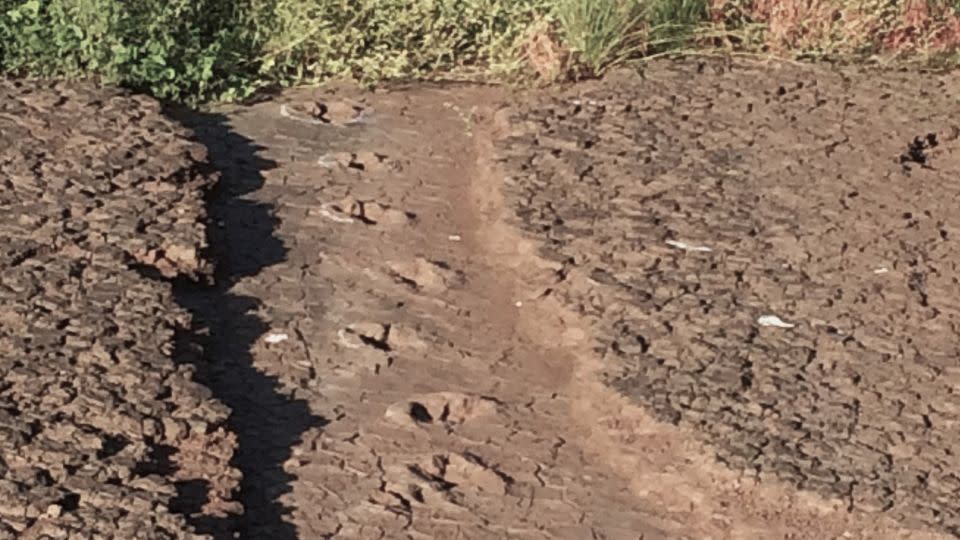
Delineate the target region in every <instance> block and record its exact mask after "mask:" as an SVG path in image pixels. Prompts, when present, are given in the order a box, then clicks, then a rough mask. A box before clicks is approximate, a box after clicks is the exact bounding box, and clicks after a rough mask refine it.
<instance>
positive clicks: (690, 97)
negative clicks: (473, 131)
mask: <svg viewBox="0 0 960 540" xmlns="http://www.w3.org/2000/svg"><path fill="white" fill-rule="evenodd" d="M698 67H699V68H700V69H701V70H702V71H703V73H701V74H699V75H698V74H697V69H698ZM704 67H705V66H704V65H702V64H701V65H699V66H698V65H697V64H693V63H691V64H680V65H676V66H671V65H661V66H658V67H657V68H655V69H651V70H649V71H648V72H646V73H645V77H643V79H642V80H641V79H632V80H627V81H621V83H620V84H614V83H610V84H606V85H599V86H596V87H594V88H592V89H589V90H586V91H583V92H576V93H571V94H568V95H563V96H558V97H555V98H553V99H549V100H543V101H538V102H536V103H534V104H532V105H531V106H530V107H529V108H525V109H520V110H519V111H517V112H516V113H515V115H514V117H513V121H514V123H515V126H516V132H515V134H514V136H513V137H512V138H510V139H508V140H507V141H506V142H504V144H503V145H502V146H501V148H502V150H501V153H502V155H503V159H504V160H505V161H506V163H507V164H508V165H507V168H508V169H509V171H510V174H511V178H512V186H511V188H510V191H511V193H513V194H515V197H516V203H515V208H516V211H517V215H518V218H519V219H518V222H519V223H521V224H522V226H523V227H524V228H525V229H526V230H528V231H529V232H530V233H532V234H534V235H536V236H537V237H542V238H544V239H545V240H546V244H545V248H546V253H547V255H548V256H550V257H554V258H555V259H556V260H558V261H560V262H561V263H562V264H563V269H562V271H561V277H562V281H561V282H560V283H559V284H558V285H557V286H556V287H555V294H557V295H560V296H562V298H563V302H564V303H567V304H569V305H571V306H575V307H576V309H577V310H578V311H579V312H580V313H581V314H583V316H585V317H587V318H589V319H591V320H593V321H595V322H596V327H597V329H598V335H597V336H596V337H597V342H596V346H597V347H598V351H599V352H600V354H603V355H604V357H605V358H606V359H607V361H608V363H609V368H608V370H607V372H608V381H609V383H610V384H611V385H613V386H614V387H616V388H618V389H619V390H621V391H622V392H624V393H625V394H626V395H629V396H631V397H632V398H634V399H636V400H637V401H638V402H640V403H643V404H644V405H646V406H648V407H650V408H651V409H652V410H653V411H655V412H656V415H657V417H658V418H660V419H661V420H663V421H666V422H671V423H677V424H680V425H682V426H686V427H689V428H692V429H693V430H694V431H695V432H696V433H697V434H698V435H699V436H701V437H702V438H703V439H704V440H706V441H708V442H709V443H711V444H712V445H714V447H715V449H716V452H717V457H718V458H719V459H720V460H721V461H722V462H724V463H726V464H727V465H729V466H731V467H733V468H735V469H742V470H744V471H745V472H746V473H748V474H750V475H755V476H757V477H759V478H760V479H761V480H767V479H770V480H777V481H781V482H785V483H786V484H788V485H791V486H796V487H798V488H800V489H805V490H813V491H816V492H818V493H821V494H824V495H826V496H831V497H840V498H842V499H844V500H846V501H847V504H848V505H849V507H850V508H851V509H854V510H863V511H868V512H882V513H885V514H887V515H890V516H894V517H895V518H896V519H897V520H898V521H900V522H902V523H909V524H923V525H929V526H932V527H934V528H936V529H940V530H943V531H947V532H950V533H953V534H954V535H960V503H958V501H960V476H957V475H958V470H960V455H958V453H957V451H956V445H957V431H956V426H957V421H958V419H960V364H958V363H957V358H958V349H957V346H958V339H957V337H958V326H957V325H958V323H960V318H958V315H960V314H958V311H957V308H956V302H957V295H958V292H960V288H958V277H957V265H958V261H960V259H958V251H957V247H956V243H955V242H956V240H955V236H956V234H957V231H958V228H960V221H958V219H957V214H956V208H955V207H956V203H957V200H958V195H960V187H958V184H957V182H956V178H957V174H958V173H960V141H958V140H957V135H958V133H960V116H958V114H957V112H956V107H955V103H956V99H957V94H956V92H955V90H954V89H955V88H956V83H957V80H956V77H955V76H941V77H936V76H918V75H916V74H899V73H889V74H885V75H884V76H883V77H877V76H876V75H872V76H871V75H869V74H865V73H858V72H856V71H826V70H815V69H799V68H788V67H784V68H780V69H774V70H763V69H757V68H751V67H747V66H728V67H727V68H726V69H725V68H724V66H712V65H711V66H706V69H703V68H704ZM715 67H719V68H720V70H719V71H720V72H719V73H717V72H715V71H714V68H715ZM691 80H695V82H694V83H693V84H691ZM747 81H751V82H750V83H749V84H747ZM918 134H919V135H918ZM905 147H906V148H907V149H906V151H905V152H904V148H905ZM671 244H672V245H671ZM688 244H689V245H697V246H704V247H705V248H707V249H702V250H691V249H689V248H688V249H683V246H684V245H688ZM678 246H680V248H678ZM761 317H778V318H779V319H780V320H781V322H782V323H783V324H781V325H780V327H779V328H777V327H775V326H773V327H771V326H763V325H761V324H757V322H758V320H759V319H760V318H761ZM770 320H774V319H770Z"/></svg>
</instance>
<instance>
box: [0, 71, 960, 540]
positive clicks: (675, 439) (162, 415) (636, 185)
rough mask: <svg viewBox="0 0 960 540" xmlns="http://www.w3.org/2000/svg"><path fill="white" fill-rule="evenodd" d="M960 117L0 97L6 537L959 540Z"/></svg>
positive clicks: (635, 83)
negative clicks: (195, 107) (174, 107)
mask: <svg viewBox="0 0 960 540" xmlns="http://www.w3.org/2000/svg"><path fill="white" fill-rule="evenodd" d="M957 82H958V81H956V80H952V79H949V78H938V77H935V76H917V75H907V74H881V75H877V74H873V75H870V74H858V73H853V72H849V73H837V72H831V71H825V70H798V69H795V68H787V67H779V68H778V67H765V68H760V67H752V68H751V67H747V66H732V69H731V67H730V66H727V67H726V68H723V69H720V66H712V65H697V64H691V63H684V64H669V63H667V64H655V65H653V66H651V67H650V69H649V70H648V71H647V73H646V74H645V78H644V79H640V78H637V77H626V76H624V77H620V78H613V79H610V80H608V81H606V82H603V83H597V84H594V85H592V86H586V87H579V88H577V89H574V90H571V91H570V92H568V93H562V94H557V95H550V96H543V95H541V96H539V97H533V98H529V99H525V100H523V101H521V102H520V103H521V104H520V105H517V101H516V100H515V99H510V100H507V101H508V103H507V104H503V103H498V100H500V99H501V98H504V97H505V96H503V95H501V94H498V93H496V92H494V91H491V90H483V89H469V88H423V87H421V88H414V89H394V90H393V91H389V92H381V93H375V94H370V93H363V92H358V91H355V90H349V89H328V90H325V91H318V92H307V91H301V92H291V93H288V94H285V95H282V96H280V97H279V98H278V99H276V100H273V101H268V102H264V103H260V104H257V105H253V106H250V107H231V108H226V109H224V110H222V111H220V112H218V113H216V114H212V113H207V114H197V113H189V114H184V115H183V116H182V117H181V118H180V121H182V122H183V123H185V124H187V125H188V126H189V127H190V128H191V129H192V130H193V132H194V139H195V140H196V142H195V143H187V142H185V139H184V138H183V137H184V135H186V132H185V131H183V130H182V129H181V128H177V127H174V124H173V123H171V121H167V120H163V119H161V117H160V116H159V114H158V110H157V107H156V106H155V105H153V104H152V103H151V102H149V101H148V100H142V99H138V98H131V97H125V96H121V95H114V94H110V93H103V92H93V91H91V90H89V89H85V88H82V87H67V86H54V87H49V88H43V89H41V88H37V87H30V86H22V85H21V86H18V85H16V84H13V83H2V85H0V92H2V95H0V97H2V98H3V99H2V100H0V139H2V141H3V142H4V145H3V147H2V148H3V149H2V150H0V179H2V181H3V182H4V185H3V190H2V192H0V208H2V209H3V210H4V212H3V213H2V214H0V233H2V235H3V236H2V237H0V247H2V249H3V258H2V259H0V323H2V324H0V369H2V377H0V458H2V459H0V527H2V528H0V538H8V537H9V538H144V539H148V538H149V539H153V538H190V537H195V536H192V535H194V534H195V533H199V534H209V535H212V536H213V537H214V538H218V539H219V538H228V537H232V536H234V533H235V534H236V536H238V537H240V538H248V539H263V538H269V539H272V540H291V539H295V538H309V539H322V538H331V539H332V538H336V539H358V540H368V539H376V538H384V539H401V538H406V539H428V538H443V539H446V538H450V539H454V538H464V539H467V538H469V539H495V540H500V539H503V538H518V539H571V540H573V539H576V540H579V539H584V538H595V539H608V540H613V539H618V540H619V539H630V540H636V539H637V538H641V539H643V540H652V539H690V540H693V539H696V540H700V539H720V538H736V539H750V540H769V539H772V538H780V539H784V540H787V539H789V540H801V539H802V540H823V539H841V538H842V539H860V540H874V539H900V540H907V539H910V540H932V539H941V540H942V539H943V538H947V537H948V535H950V534H951V533H952V534H953V535H957V534H958V531H957V527H958V520H960V516H958V512H960V506H958V505H957V503H956V501H957V500H960V492H958V490H960V485H958V478H957V476H955V474H957V473H956V472H955V471H957V470H958V467H957V466H958V463H957V459H958V458H957V457H956V455H955V451H954V449H953V448H954V446H955V441H956V435H955V432H956V429H955V422H956V420H957V415H958V410H957V409H958V407H960V403H958V396H957V394H956V392H957V391H958V377H960V373H958V371H957V369H958V367H957V363H956V358H957V352H958V351H957V350H956V349H957V346H958V345H957V344H958V341H957V339H956V337H957V336H956V324H957V320H956V310H955V308H954V307H953V304H955V303H956V297H957V294H958V290H957V285H958V283H957V278H955V277H954V276H955V275H956V270H957V268H956V254H955V248H954V247H953V246H954V245H953V242H954V241H955V239H954V236H955V235H956V234H957V227H958V225H960V223H958V222H957V219H958V218H957V217H956V216H955V215H954V213H951V210H952V209H953V207H955V206H956V205H957V203H958V200H957V199H958V197H957V194H958V190H960V188H958V187H957V185H956V184H955V183H951V182H952V181H953V179H954V178H956V176H957V174H956V173H957V172H960V170H958V169H960V155H958V154H957V149H958V144H960V141H958V140H957V133H958V130H957V128H956V127H955V126H956V125H957V124H958V122H957V118H956V115H957V113H956V112H955V110H956V108H955V107H954V103H955V101H956V98H957V96H956V95H955V94H954V93H952V92H954V90H953V89H955V88H958V85H957ZM212 171H218V172H220V173H221V174H220V180H219V182H218V184H217V188H216V190H215V191H214V192H213V193H211V194H210V197H209V203H208V206H207V207H206V208H205V207H204V202H203V200H202V194H203V192H204V191H205V190H206V189H207V188H209V187H210V186H211V183H212V181H213V174H212ZM204 224H206V226H204ZM208 243H209V247H208V245H207V244H208ZM214 260H215V261H216V263H217V264H216V272H214V269H213V265H212V264H210V263H208V262H207V261H214ZM210 278H213V280H212V281H213V283H212V284H210V281H211V280H210ZM758 321H763V322H767V323H768V324H771V323H772V324H773V325H772V326H770V325H763V324H760V322H758ZM194 379H196V381H198V382H193V381H194ZM198 383H200V384H198ZM208 389H209V390H208ZM228 411H229V416H228ZM676 424H679V426H677V425H676ZM717 458H719V460H718V459H717ZM234 537H235V536H234Z"/></svg>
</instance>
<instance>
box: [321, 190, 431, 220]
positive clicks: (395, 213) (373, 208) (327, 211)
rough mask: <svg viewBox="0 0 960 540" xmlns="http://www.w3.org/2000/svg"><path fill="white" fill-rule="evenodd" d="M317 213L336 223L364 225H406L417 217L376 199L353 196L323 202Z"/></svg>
mask: <svg viewBox="0 0 960 540" xmlns="http://www.w3.org/2000/svg"><path fill="white" fill-rule="evenodd" d="M319 213H320V214H321V215H322V216H324V217H326V218H327V219H329V220H331V221H335V222H337V223H355V222H359V223H363V224H365V225H388V226H390V225H392V226H398V225H406V224H408V223H411V222H413V221H415V220H416V219H417V215H416V214H414V213H413V212H406V211H403V210H399V209H397V208H393V207H392V206H389V205H386V204H381V203H379V202H377V201H370V200H367V201H363V200H360V199H356V198H354V197H346V198H344V199H343V200H341V201H339V202H337V203H333V204H325V205H323V206H321V207H320V210H319Z"/></svg>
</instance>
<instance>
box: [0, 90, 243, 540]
mask: <svg viewBox="0 0 960 540" xmlns="http://www.w3.org/2000/svg"><path fill="white" fill-rule="evenodd" d="M213 180H214V177H213V176H212V175H210V174H207V172H206V165H205V155H204V149H203V147H202V146H199V145H197V144H194V143H190V142H187V140H186V139H185V132H184V131H182V130H181V129H180V128H177V127H176V126H175V125H173V124H172V123H170V122H168V121H166V120H164V119H163V118H162V116H161V115H160V111H159V106H158V105H157V104H156V103H154V102H153V101H151V100H148V99H145V98H139V97H130V96H127V95H124V94H122V93H119V92H114V91H104V90H99V89H95V88H93V87H91V86H86V85H66V84H44V83H26V82H13V81H0V181H2V182H3V189H2V190H0V208H2V209H3V212H2V213H0V249H2V252H3V254H2V256H0V321H2V324H0V381H2V382H0V501H2V502H0V538H25V539H29V538H144V539H146V538H150V539H158V538H197V537H200V536H196V535H195V532H196V530H195V528H194V527H193V526H192V525H190V524H189V523H188V521H193V522H199V521H200V520H203V521H204V522H205V523H206V526H207V528H209V529H210V530H211V531H213V529H216V528H217V519H218V518H221V517H224V516H226V515H227V514H229V513H235V512H237V511H239V509H238V508H237V505H236V503H234V502H232V496H233V491H234V488H235V486H236V485H237V483H238V478H237V474H238V473H237V472H236V471H235V470H233V469H232V468H231V467H230V465H229V462H230V460H231V457H232V454H233V450H234V447H235V442H234V438H233V435H232V434H230V433H228V432H226V431H225V430H224V429H223V427H222V426H223V424H224V421H225V419H226V416H227V414H228V411H227V410H226V408H225V407H224V406H223V405H222V404H220V403H219V402H217V401H216V400H214V399H212V398H211V394H210V392H209V390H207V389H206V388H204V387H203V386H201V385H199V384H197V383H196V382H194V381H193V380H192V374H193V371H194V368H193V367H191V366H190V365H189V364H188V363H197V362H199V361H200V360H201V354H200V351H198V350H197V347H196V346H195V345H193V344H192V343H191V340H190V337H189V336H188V335H187V334H186V331H185V329H187V328H189V323H190V317H189V315H188V314H187V313H186V312H185V311H184V310H183V309H181V308H179V307H178V306H177V304H176V302H175V301H174V298H173V291H172V285H171V284H170V283H169V282H168V281H167V280H165V279H162V278H173V277H177V276H187V277H193V278H199V277H202V276H204V275H206V274H208V273H209V271H210V267H209V264H208V263H207V262H206V261H205V260H204V258H203V251H204V249H205V231H204V227H203V220H204V218H205V210H204V205H203V191H204V189H205V188H207V187H209V186H210V184H211V183H212V182H213ZM157 278H161V279H157Z"/></svg>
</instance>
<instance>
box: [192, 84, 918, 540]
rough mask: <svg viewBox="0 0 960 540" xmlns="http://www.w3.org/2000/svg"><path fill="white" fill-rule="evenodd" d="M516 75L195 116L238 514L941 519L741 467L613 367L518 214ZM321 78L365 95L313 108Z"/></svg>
mask: <svg viewBox="0 0 960 540" xmlns="http://www.w3.org/2000/svg"><path fill="white" fill-rule="evenodd" d="M501 98H502V96H500V95H498V94H497V93H496V92H493V91H488V90H481V89H469V88H466V89H453V88H446V89H424V88H420V89H415V90H399V89H398V90H395V91H392V92H387V93H378V94H363V93H350V92H347V91H340V92H339V93H338V92H333V91H331V92H327V93H320V94H317V95H312V94H311V93H293V94H288V95H286V96H284V97H282V98H281V99H280V100H278V101H272V102H268V103H262V104H259V105H255V106H252V107H249V108H242V109H235V110H231V111H226V113H225V114H227V117H226V120H227V123H228V124H229V129H225V128H224V124H223V121H224V120H225V119H224V118H214V117H209V118H206V119H200V120H195V121H194V123H195V126H196V127H197V129H198V133H199V136H200V138H201V139H202V140H204V141H205V142H206V143H207V145H208V147H210V148H211V150H212V154H213V156H214V159H215V160H218V161H219V163H218V165H219V166H220V167H221V168H222V169H224V170H225V171H226V172H227V176H226V178H225V179H224V181H223V182H224V185H223V188H222V192H221V193H220V194H219V195H218V197H217V198H216V199H215V201H214V204H213V207H212V208H211V214H212V215H213V217H214V218H215V219H216V220H219V222H220V223H221V224H222V227H221V228H220V230H219V232H215V233H214V234H213V237H212V244H213V245H214V246H216V247H217V249H218V250H219V251H220V257H219V259H220V260H221V269H220V270H221V273H222V276H221V277H222V279H223V281H222V282H223V286H222V287H221V288H220V289H218V290H215V291H201V290H193V291H191V290H182V291H181V293H182V294H181V298H182V303H183V304H185V305H187V306H190V307H191V308H192V310H193V312H194V314H195V315H196V316H198V317H199V318H200V319H201V320H202V321H204V323H205V324H206V325H207V326H208V327H209V328H210V335H211V339H210V343H209V344H208V351H209V354H210V356H211V357H212V358H213V359H214V363H215V364H216V366H215V368H214V369H213V370H212V372H211V373H209V374H207V377H206V382H207V383H208V384H209V385H210V386H211V387H212V388H213V390H214V393H215V395H216V397H218V398H219V399H221V400H222V401H224V402H225V403H226V404H227V405H229V406H230V407H231V408H232V409H233V411H234V416H233V420H232V424H231V427H232V429H233V430H234V431H235V432H236V433H237V436H238V439H239V442H240V452H239V456H238V458H237V466H238V467H239V468H240V469H241V470H242V472H243V473H244V476H245V479H244V484H243V491H242V497H241V500H242V503H243V504H244V506H245V511H246V514H245V517H244V518H243V521H242V524H241V535H242V537H243V538H251V539H260V538H271V539H279V540H283V539H292V538H306V539H314V538H344V539H346V538H357V539H370V538H450V539H454V538H491V539H501V538H564V539H566V538H569V539H580V538H603V539H611V540H612V539H628V538H629V539H644V540H650V539H655V538H664V539H666V538H671V539H673V538H691V539H706V538H745V539H746V538H751V539H758V540H759V539H769V538H791V539H811V540H814V539H817V540H819V539H824V538H862V539H877V538H914V539H920V538H937V536H935V535H933V534H932V533H930V534H928V533H924V532H922V530H921V526H920V525H917V526H915V527H913V529H911V530H907V529H900V528H898V527H897V526H895V525H894V524H893V523H892V522H891V521H888V520H887V519H886V518H883V517H880V518H878V517H877V516H875V515H870V516H866V515H863V514H860V513H858V512H848V510H847V507H848V503H847V501H843V500H839V499H838V500H827V499H821V498H819V497H818V496H815V495H810V494H805V493H803V492H796V491H794V490H792V489H787V488H786V487H785V486H781V485H780V484H778V483H777V481H776V480H770V479H765V480H764V482H763V483H759V482H757V481H756V479H754V478H751V477H750V476H748V475H741V474H738V473H735V472H731V471H728V470H726V469H723V468H721V467H720V466H719V465H717V464H716V463H715V461H714V459H713V454H712V452H710V451H707V450H706V449H705V448H704V447H703V446H701V444H700V443H699V442H696V441H697V439H696V438H695V437H693V436H692V435H691V434H689V433H688V432H686V431H684V430H683V429H682V428H677V427H674V426H672V425H668V424H662V423H658V422H657V421H655V420H654V419H653V418H652V417H651V416H650V415H648V414H647V413H646V412H644V409H642V408H640V407H639V406H637V405H634V404H632V403H631V402H629V401H628V400H627V399H626V398H625V397H623V396H622V395H621V394H620V393H618V392H617V391H616V390H614V389H612V388H611V387H609V386H607V385H606V384H604V383H603V376H604V371H605V370H606V369H609V367H610V366H609V365H608V364H605V363H604V361H603V360H602V358H601V355H600V353H599V351H598V350H597V349H596V346H595V341H594V339H593V337H592V336H593V334H594V333H595V332H596V329H595V328H593V326H592V325H593V324H594V323H593V322H592V321H591V320H590V319H589V318H587V317H583V316H582V315H580V314H575V313H573V312H572V311H571V310H569V309H568V308H567V307H565V306H564V305H562V303H561V302H560V301H558V300H557V298H556V295H554V294H550V292H551V290H552V287H554V286H555V284H556V283H557V277H556V276H557V273H558V272H562V271H564V265H563V264H561V263H559V262H553V261H548V260H546V259H544V258H541V257H540V256H539V255H538V253H539V250H540V245H539V244H538V243H536V242H535V241H534V240H532V239H528V238H527V237H525V236H523V235H521V233H520V232H519V229H516V228H514V227H513V226H512V225H511V224H510V223H511V222H512V220H513V212H512V210H509V208H510V207H511V205H508V204H507V203H506V202H505V201H504V193H503V192H502V191H503V185H504V176H505V173H504V171H503V170H502V167H501V165H500V164H499V162H497V161H496V160H495V159H494V158H495V153H496V150H495V146H494V144H495V141H498V140H502V138H503V137H504V136H506V134H507V133H506V132H507V131H509V129H510V128H509V127H508V126H507V125H506V124H505V121H506V119H507V118H508V115H507V114H506V113H502V112H499V111H500V106H499V105H498V103H499V101H500V100H501ZM314 100H319V101H322V102H325V103H330V104H343V103H346V102H351V103H358V104H360V105H361V106H362V108H363V110H364V111H365V113H364V115H363V117H362V121H361V122H360V123H358V124H357V125H349V126H338V125H330V124H321V123H317V122H315V121H314V120H313V119H312V117H310V116H308V115H307V111H305V110H304V109H305V107H306V106H307V105H308V104H309V103H310V102H312V101H314ZM282 104H285V105H286V106H285V107H284V108H283V109H282V111H281V105H282ZM338 111H339V108H338V109H336V110H332V111H331V112H330V115H331V116H333V115H334V113H336V112H338ZM281 112H284V113H286V114H281ZM251 141H255V143H256V146H254V145H253V143H252V142H251ZM238 156H241V158H240V159H238ZM271 216H275V218H276V219H275V220H274V219H273V218H272V217H271Z"/></svg>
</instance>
